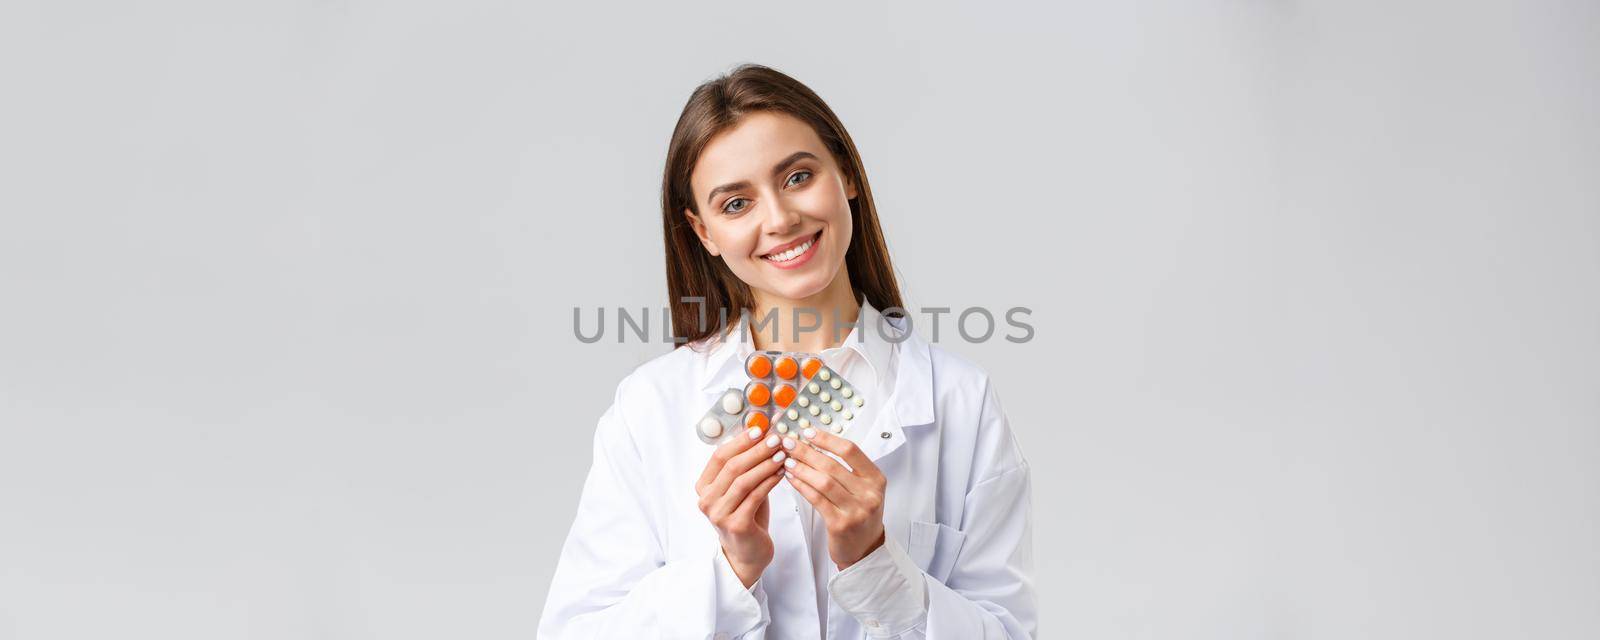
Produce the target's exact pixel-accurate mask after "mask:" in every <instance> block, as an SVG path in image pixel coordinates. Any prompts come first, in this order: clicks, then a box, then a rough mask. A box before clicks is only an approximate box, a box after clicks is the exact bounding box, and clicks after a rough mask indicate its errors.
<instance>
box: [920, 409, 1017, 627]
mask: <svg viewBox="0 0 1600 640" xmlns="http://www.w3.org/2000/svg"><path fill="white" fill-rule="evenodd" d="M979 422H980V425H979V429H980V431H979V434H980V435H979V438H978V440H979V446H978V454H979V456H980V457H979V462H978V465H977V470H979V473H980V475H978V476H977V477H978V480H977V482H975V483H974V484H973V485H972V486H971V488H970V489H968V491H967V495H966V500H965V507H964V509H963V511H962V516H961V524H960V531H961V533H962V534H963V538H964V542H963V543H962V545H961V548H960V552H959V553H958V554H957V555H956V559H955V564H954V566H953V568H952V569H951V571H950V575H949V577H948V578H946V579H945V581H944V582H940V581H938V580H935V579H934V578H933V577H932V576H926V575H925V579H926V583H927V586H928V625H927V638H929V639H930V640H953V639H956V638H961V639H977V638H1011V639H1014V640H1019V639H1021V638H1033V637H1034V636H1035V634H1036V633H1037V630H1036V628H1037V624H1038V611H1037V609H1038V603H1037V602H1036V598H1035V596H1034V590H1033V512H1032V501H1033V496H1032V494H1033V491H1032V480H1031V479H1030V477H1029V471H1028V464H1027V461H1026V460H1024V459H1023V457H1022V450H1021V448H1020V447H1019V446H1017V442H1016V439H1015V437H1014V436H1013V435H1012V433H1011V425H1010V422H1009V421H1008V420H1007V419H1006V415H1005V411H1004V410H1003V409H1002V408H1001V406H1000V398H999V396H998V395H997V394H996V393H995V391H994V387H993V385H992V384H989V381H988V380H987V379H986V380H985V385H984V399H983V408H982V410H981V411H980V412H979Z"/></svg>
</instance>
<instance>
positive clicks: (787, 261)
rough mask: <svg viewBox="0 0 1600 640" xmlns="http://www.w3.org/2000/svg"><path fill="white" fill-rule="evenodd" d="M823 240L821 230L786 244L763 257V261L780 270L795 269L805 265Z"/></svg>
mask: <svg viewBox="0 0 1600 640" xmlns="http://www.w3.org/2000/svg"><path fill="white" fill-rule="evenodd" d="M821 240H822V231H821V230H820V229H819V230H818V231H817V232H816V233H813V234H811V235H810V236H807V237H805V238H803V239H800V240H795V241H794V242H790V243H787V244H784V245H782V246H780V247H778V248H777V249H774V250H773V251H771V252H770V253H767V254H766V255H763V256H761V259H762V260H765V261H767V264H770V265H772V266H774V267H777V268H779V269H793V268H795V267H798V266H800V265H802V264H805V263H806V262H807V261H809V260H810V259H811V256H812V255H815V254H816V252H817V244H818V243H819V242H820V241H821Z"/></svg>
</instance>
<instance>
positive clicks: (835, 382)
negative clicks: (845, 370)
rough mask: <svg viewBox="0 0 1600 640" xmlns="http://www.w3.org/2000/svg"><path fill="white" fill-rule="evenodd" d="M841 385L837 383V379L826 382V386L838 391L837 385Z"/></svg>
mask: <svg viewBox="0 0 1600 640" xmlns="http://www.w3.org/2000/svg"><path fill="white" fill-rule="evenodd" d="M842 384H844V383H843V382H839V379H838V378H834V379H832V380H829V381H828V386H830V387H833V388H835V389H838V388H839V385H842Z"/></svg>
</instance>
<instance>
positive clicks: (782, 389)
mask: <svg viewBox="0 0 1600 640" xmlns="http://www.w3.org/2000/svg"><path fill="white" fill-rule="evenodd" d="M794 394H795V390H794V387H791V386H789V385H786V384H780V385H778V392H777V393H775V394H773V395H772V399H773V401H774V402H776V403H777V405H778V408H779V409H782V408H784V407H787V406H789V403H791V402H794Z"/></svg>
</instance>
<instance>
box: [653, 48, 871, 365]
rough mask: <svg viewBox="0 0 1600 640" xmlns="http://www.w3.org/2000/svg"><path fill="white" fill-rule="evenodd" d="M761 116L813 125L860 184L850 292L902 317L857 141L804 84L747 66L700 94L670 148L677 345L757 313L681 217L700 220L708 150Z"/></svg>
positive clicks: (666, 204) (664, 212) (669, 235)
mask: <svg viewBox="0 0 1600 640" xmlns="http://www.w3.org/2000/svg"><path fill="white" fill-rule="evenodd" d="M760 111H769V112H779V113H785V114H788V115H791V116H794V117H795V118H797V119H799V120H800V121H802V122H805V123H806V124H808V125H811V128H812V129H813V130H815V131H816V132H817V137H819V138H821V139H822V142H823V144H825V145H827V147H828V150H829V151H830V152H831V153H832V154H833V158H834V161H835V162H836V163H838V165H839V167H840V169H841V170H843V171H844V173H845V175H846V176H847V177H849V178H850V180H851V181H852V182H853V183H854V184H855V185H856V197H855V198H853V199H851V200H850V220H851V226H852V227H853V228H852V229H851V235H852V238H851V241H850V247H849V249H847V250H846V251H845V257H844V261H845V265H846V267H847V268H848V270H849V272H850V287H851V289H853V290H854V291H855V293H856V294H857V295H858V296H860V295H865V296H866V299H867V301H868V302H871V303H872V306H873V307H875V308H877V309H878V310H879V311H882V312H884V315H888V316H898V315H900V312H901V310H903V306H902V303H901V301H900V285H899V284H898V283H897V282H896V281H895V276H894V266H893V265H892V264H891V263H890V262H889V247H888V245H887V244H885V242H884V239H883V230H882V229H880V228H879V227H878V210H877V207H875V206H874V205H873V203H872V188H871V187H870V186H869V185H868V184H867V174H866V170H865V169H864V168H863V166H862V164H861V155H860V154H859V153H857V152H856V143H855V141H853V140H851V139H850V134H849V133H848V132H846V131H845V129H844V124H843V123H841V122H840V121H839V117H838V116H836V115H834V114H833V110H832V109H829V108H828V105H827V103H824V102H823V101H822V98H820V97H818V96H817V94H816V93H815V92H813V91H811V89H810V88H808V87H806V86H805V85H804V84H801V83H800V81H798V80H795V79H794V78H791V77H789V76H787V75H784V74H783V73H781V72H778V71H777V70H774V69H771V68H768V67H764V66H761V65H758V64H744V65H740V66H738V67H737V68H735V69H734V70H733V71H730V72H728V73H727V74H724V75H722V76H720V77H717V78H715V79H713V80H711V81H709V82H706V83H704V84H702V85H700V86H698V87H695V90H694V92H693V93H691V94H690V95H689V102H688V104H685V105H684V106H683V113H682V114H681V115H679V116H678V124H677V126H676V127H674V128H673V130H672V142H671V143H670V144H669V145H668V147H667V167H666V171H665V173H664V175H663V176H662V179H661V231H662V235H663V236H664V237H665V240H666V243H667V296H668V298H669V299H668V304H669V305H671V308H672V334H673V337H674V339H675V341H676V342H678V343H680V344H681V343H687V342H695V341H698V340H701V339H703V338H706V337H708V336H711V335H713V334H720V333H721V332H722V330H723V329H724V328H725V327H726V326H727V325H728V323H730V322H734V321H737V320H738V318H739V312H740V311H741V310H744V309H750V310H751V311H754V308H755V298H754V296H752V294H751V293H750V287H749V285H747V284H745V283H744V282H743V281H741V280H739V278H738V277H737V276H735V275H734V274H733V272H732V271H730V270H729V269H728V265H727V264H726V263H724V262H723V261H722V259H721V258H718V257H716V256H713V255H711V254H710V253H709V252H707V251H706V250H705V249H704V248H703V247H702V246H701V244H700V240H699V237H698V236H697V235H695V232H694V228H693V227H692V226H691V225H690V224H689V221H688V220H686V219H685V218H684V215H683V211H684V209H689V210H690V211H693V212H695V214H696V215H699V214H700V208H699V207H698V206H697V205H696V204H695V199H694V193H693V190H692V189H691V188H690V186H689V176H690V174H691V173H692V172H693V171H694V165H695V163H696V162H697V161H699V159H700V154H701V153H702V152H703V151H704V150H705V148H706V144H707V143H708V142H710V141H711V139H712V138H714V137H716V136H717V134H719V133H722V132H723V131H726V130H728V129H731V128H733V127H734V126H735V125H737V124H738V123H739V121H740V120H741V119H743V118H744V117H745V116H747V115H749V114H751V113H755V112H760ZM685 298H703V299H704V300H705V302H704V304H703V305H701V304H700V303H698V302H693V301H689V300H685ZM891 309H893V310H892V311H891Z"/></svg>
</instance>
